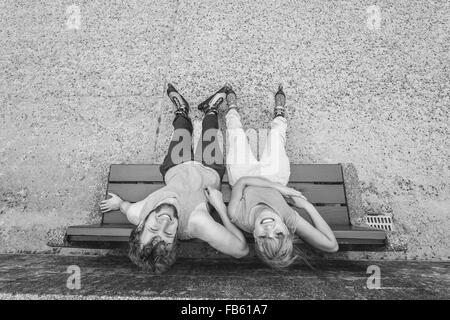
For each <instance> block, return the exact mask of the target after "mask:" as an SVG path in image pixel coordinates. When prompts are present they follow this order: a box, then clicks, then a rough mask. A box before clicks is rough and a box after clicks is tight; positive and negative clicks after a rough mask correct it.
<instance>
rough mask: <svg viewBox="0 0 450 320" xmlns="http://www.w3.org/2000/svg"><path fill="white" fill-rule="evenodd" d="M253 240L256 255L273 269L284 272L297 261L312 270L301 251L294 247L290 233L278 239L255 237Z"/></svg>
mask: <svg viewBox="0 0 450 320" xmlns="http://www.w3.org/2000/svg"><path fill="white" fill-rule="evenodd" d="M254 238H255V252H256V254H257V255H258V257H259V258H260V259H261V260H262V261H263V262H264V263H266V264H267V265H269V266H270V267H272V268H273V269H276V270H286V269H287V267H289V266H290V265H292V264H293V263H294V262H295V261H296V260H298V259H299V260H302V261H303V262H304V263H305V264H306V265H308V266H309V267H310V268H312V266H311V265H310V264H309V262H308V260H307V259H306V256H305V254H304V253H303V251H302V250H300V249H299V248H298V247H297V246H294V235H293V234H292V233H290V232H289V233H288V234H287V235H282V236H280V237H278V238H270V237H264V238H261V237H257V236H255V235H254Z"/></svg>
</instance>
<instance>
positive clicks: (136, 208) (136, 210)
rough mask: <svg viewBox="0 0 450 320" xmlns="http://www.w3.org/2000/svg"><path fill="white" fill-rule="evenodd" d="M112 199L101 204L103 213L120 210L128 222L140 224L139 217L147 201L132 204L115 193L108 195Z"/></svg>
mask: <svg viewBox="0 0 450 320" xmlns="http://www.w3.org/2000/svg"><path fill="white" fill-rule="evenodd" d="M108 194H109V195H110V196H111V198H109V199H106V200H103V201H102V202H101V203H100V208H101V210H102V213H105V212H108V211H114V210H119V209H120V212H122V213H123V214H125V215H126V216H127V218H128V220H129V221H130V222H131V223H132V224H135V225H138V224H139V215H140V213H141V210H142V208H143V207H144V203H145V200H141V201H138V202H135V203H130V202H128V201H124V200H122V199H121V198H120V197H119V196H117V195H115V194H114V193H108Z"/></svg>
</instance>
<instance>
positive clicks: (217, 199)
mask: <svg viewBox="0 0 450 320" xmlns="http://www.w3.org/2000/svg"><path fill="white" fill-rule="evenodd" d="M204 192H205V196H206V199H208V201H209V203H211V205H212V206H213V207H214V208H216V209H217V208H220V207H221V206H223V205H224V203H223V195H222V192H220V191H219V190H217V189H215V188H213V187H209V186H208V187H206V188H205V189H204Z"/></svg>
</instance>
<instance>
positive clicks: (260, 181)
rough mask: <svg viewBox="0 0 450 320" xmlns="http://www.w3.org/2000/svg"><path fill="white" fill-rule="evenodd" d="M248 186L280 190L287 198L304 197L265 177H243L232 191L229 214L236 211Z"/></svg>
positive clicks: (298, 192)
mask: <svg viewBox="0 0 450 320" xmlns="http://www.w3.org/2000/svg"><path fill="white" fill-rule="evenodd" d="M247 186H253V187H264V188H273V189H275V190H278V191H279V192H280V193H281V194H282V195H285V196H298V197H303V195H302V193H301V192H300V191H297V190H295V189H293V188H289V187H286V186H283V185H282V184H280V183H275V182H272V181H270V180H269V179H266V178H263V177H251V176H248V177H242V178H240V179H239V180H238V181H237V182H236V183H235V184H234V186H233V190H232V191H231V199H230V203H229V204H228V212H235V211H236V209H237V206H238V204H239V201H240V200H241V198H242V195H243V192H244V189H245V188H246V187H247ZM305 199H306V198H305Z"/></svg>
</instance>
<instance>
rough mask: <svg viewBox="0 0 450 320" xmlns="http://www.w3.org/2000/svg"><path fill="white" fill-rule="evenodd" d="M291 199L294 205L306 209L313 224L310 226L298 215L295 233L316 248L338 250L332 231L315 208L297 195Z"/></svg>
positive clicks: (328, 250) (329, 250) (326, 250)
mask: <svg viewBox="0 0 450 320" xmlns="http://www.w3.org/2000/svg"><path fill="white" fill-rule="evenodd" d="M292 199H293V200H294V203H295V206H297V207H299V208H304V209H305V210H306V212H307V213H308V214H309V216H310V217H311V220H312V221H313V224H314V226H312V225H311V224H310V223H309V222H308V221H306V220H305V219H303V218H302V217H300V216H298V219H297V224H296V228H295V232H296V234H297V235H298V236H300V237H301V238H302V239H303V240H305V241H306V242H308V243H309V244H311V245H312V246H313V247H315V248H317V249H320V250H322V251H325V252H336V251H338V249H339V245H338V243H337V241H336V237H335V236H334V233H333V231H332V230H331V229H330V226H329V225H328V224H327V223H326V221H325V220H324V219H323V218H322V216H321V215H320V214H319V212H317V210H316V208H314V206H313V205H312V204H311V203H309V202H308V201H307V200H305V199H302V198H299V197H292Z"/></svg>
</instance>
